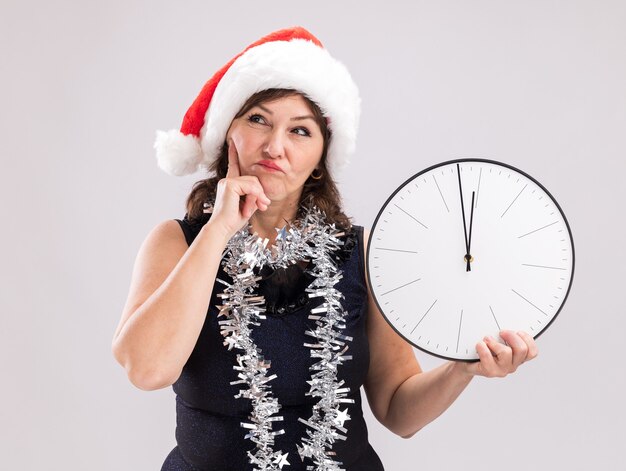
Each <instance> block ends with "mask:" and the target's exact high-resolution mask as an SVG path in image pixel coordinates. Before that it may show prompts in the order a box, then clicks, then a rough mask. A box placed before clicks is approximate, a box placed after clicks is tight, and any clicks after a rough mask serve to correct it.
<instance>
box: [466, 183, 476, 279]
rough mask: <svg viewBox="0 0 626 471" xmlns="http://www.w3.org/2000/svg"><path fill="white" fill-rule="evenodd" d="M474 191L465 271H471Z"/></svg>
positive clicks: (473, 192)
mask: <svg viewBox="0 0 626 471" xmlns="http://www.w3.org/2000/svg"><path fill="white" fill-rule="evenodd" d="M475 193H476V192H475V191H472V212H471V216H470V230H469V242H468V243H467V254H466V255H465V260H466V261H467V268H466V269H465V271H472V268H471V267H470V262H473V261H474V257H472V256H471V254H470V250H471V248H472V222H473V221H474V194H475Z"/></svg>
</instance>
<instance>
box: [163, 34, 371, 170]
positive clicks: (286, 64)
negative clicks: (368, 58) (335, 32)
mask: <svg viewBox="0 0 626 471" xmlns="http://www.w3.org/2000/svg"><path fill="white" fill-rule="evenodd" d="M269 88H288V89H293V90H297V91H299V92H301V93H303V94H304V95H306V96H307V97H308V98H309V99H311V100H312V101H313V102H315V103H316V104H317V105H318V106H319V107H320V109H321V111H322V114H323V115H324V116H325V117H326V118H327V120H328V127H329V128H330V130H331V132H332V138H331V141H330V145H329V147H328V154H327V160H326V166H327V168H328V170H329V171H330V173H331V175H335V174H336V173H337V171H338V170H340V169H341V168H343V167H344V166H345V165H346V164H347V163H348V161H349V157H350V155H351V154H352V153H353V152H354V147H355V141H356V134H357V129H358V124H359V115H360V109H361V99H360V97H359V91H358V88H357V86H356V84H355V83H354V81H353V80H352V77H351V76H350V73H349V72H348V70H347V69H346V67H345V66H344V65H343V64H342V63H340V62H339V61H337V60H336V59H334V58H333V57H332V56H331V55H330V54H329V53H328V51H327V50H326V49H325V48H324V47H323V46H322V43H321V42H320V41H319V39H317V38H316V37H315V36H313V35H312V34H311V33H310V32H308V31H307V30H306V29H304V28H301V27H294V28H288V29H283V30H279V31H275V32H273V33H271V34H269V35H267V36H265V37H263V38H261V39H259V40H258V41H257V42H255V43H253V44H251V45H250V46H248V47H247V48H246V49H245V50H244V51H243V52H241V53H240V54H238V55H237V56H235V57H234V58H233V59H231V60H230V61H229V62H228V63H227V64H226V65H224V66H223V67H222V68H221V69H220V70H218V71H217V72H216V73H215V75H213V77H211V78H210V79H209V80H208V81H207V82H206V84H205V85H204V87H202V90H201V91H200V94H199V95H198V97H197V98H196V99H195V101H194V102H193V104H192V105H191V107H190V108H189V109H188V110H187V113H186V114H185V117H184V119H183V123H182V125H181V128H180V131H179V130H176V129H173V130H171V131H167V132H164V131H157V138H156V142H155V144H154V147H155V149H156V156H157V161H158V164H159V167H160V168H161V169H163V170H164V171H165V172H167V173H169V174H171V175H177V176H182V175H189V174H192V173H195V172H196V171H198V170H200V169H201V168H205V169H208V167H209V165H210V164H211V163H212V162H213V161H215V160H216V159H217V158H218V157H219V155H220V151H221V147H222V145H223V144H224V140H225V138H226V132H227V131H228V128H229V127H230V124H231V122H232V120H233V118H234V117H235V115H236V114H237V112H238V111H239V110H240V109H241V107H242V106H243V105H244V103H245V102H246V100H247V99H248V98H249V97H250V96H252V95H253V94H255V93H256V92H259V91H261V90H267V89H269Z"/></svg>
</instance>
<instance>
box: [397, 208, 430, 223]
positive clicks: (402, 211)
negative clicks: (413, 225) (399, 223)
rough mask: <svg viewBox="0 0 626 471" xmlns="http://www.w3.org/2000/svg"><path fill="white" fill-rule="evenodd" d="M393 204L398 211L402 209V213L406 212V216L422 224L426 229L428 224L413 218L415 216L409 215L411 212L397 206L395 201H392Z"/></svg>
mask: <svg viewBox="0 0 626 471" xmlns="http://www.w3.org/2000/svg"><path fill="white" fill-rule="evenodd" d="M394 206H395V207H396V208H398V209H399V210H400V211H402V212H403V213H404V214H406V215H407V216H408V217H410V218H411V219H413V220H414V221H415V222H417V223H418V224H421V225H422V226H424V227H425V228H426V229H428V226H426V225H425V224H423V223H422V222H421V221H419V220H417V219H416V218H415V216H413V215H411V214H409V213H407V212H406V211H405V210H404V209H402V208H401V207H400V206H398V205H397V204H395V203H394Z"/></svg>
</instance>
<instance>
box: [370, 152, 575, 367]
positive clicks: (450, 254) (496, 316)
mask: <svg viewBox="0 0 626 471" xmlns="http://www.w3.org/2000/svg"><path fill="white" fill-rule="evenodd" d="M367 261H368V265H367V269H368V278H369V280H368V281H369V285H370V289H371V292H372V294H373V296H374V299H375V301H376V304H377V305H378V308H379V309H380V311H381V312H382V313H383V315H384V316H385V318H386V319H387V322H389V324H390V325H391V326H392V327H393V328H394V330H395V331H396V332H397V333H398V334H400V335H401V336H402V337H404V338H405V339H406V340H407V341H408V342H409V343H411V344H412V345H413V346H415V347H417V348H419V349H421V350H423V351H425V352H427V353H430V354H432V355H435V356H438V357H441V358H446V359H451V360H466V361H475V360H477V359H478V354H477V353H476V343H478V342H479V341H480V340H482V338H483V337H484V336H485V335H491V336H492V337H494V338H496V339H497V338H499V337H498V333H499V332H500V330H515V331H518V330H523V331H526V332H528V333H530V334H531V335H533V337H535V338H537V336H539V335H540V334H541V333H542V332H543V331H544V330H545V329H546V328H547V327H548V326H549V325H550V324H551V323H552V321H553V320H554V319H555V317H556V316H557V314H558V313H559V312H560V311H561V309H562V307H563V305H564V303H565V300H566V299H567V296H568V294H569V291H570V288H571V285H572V279H573V275H574V242H573V239H572V234H571V231H570V228H569V224H568V222H567V219H566V218H565V214H563V211H562V210H561V208H560V206H559V205H558V203H557V202H556V200H555V199H554V198H553V197H552V195H551V194H550V193H549V192H548V190H547V189H546V188H544V187H543V186H542V185H541V184H540V183H539V182H538V181H537V180H535V179H534V178H532V177H531V176H530V175H528V174H526V173H524V172H522V171H521V170H518V169H516V168H514V167H512V166H510V165H507V164H504V163H501V162H497V161H493V160H486V159H458V160H451V161H448V162H443V163H440V164H437V165H434V166H432V167H430V168H427V169H426V170H424V171H422V172H420V173H418V174H416V175H414V176H413V177H411V178H409V179H408V180H407V181H406V182H404V183H403V184H402V185H401V186H400V187H399V188H398V189H397V190H395V191H394V192H393V194H392V195H391V196H390V197H389V199H388V200H387V202H386V203H385V204H384V205H383V207H382V209H381V210H380V211H379V213H378V216H377V217H376V220H375V221H374V225H373V227H372V231H371V233H370V237H369V245H368V250H367ZM500 341H501V340H500Z"/></svg>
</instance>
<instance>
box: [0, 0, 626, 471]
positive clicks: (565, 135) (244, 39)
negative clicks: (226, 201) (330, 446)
mask: <svg viewBox="0 0 626 471" xmlns="http://www.w3.org/2000/svg"><path fill="white" fill-rule="evenodd" d="M0 5H1V7H0V49H1V52H2V54H1V56H0V57H1V58H2V74H1V75H0V83H1V87H0V137H1V139H2V151H1V152H0V155H1V156H2V168H3V170H2V186H1V188H0V191H1V195H0V196H1V198H0V204H1V205H2V206H1V208H2V214H4V215H5V216H4V218H3V219H4V221H3V225H2V228H3V229H2V231H0V234H1V237H2V247H3V250H2V264H1V267H2V269H1V272H0V273H1V277H2V278H1V279H0V286H2V288H1V297H0V313H1V316H2V324H1V328H0V358H1V360H0V361H1V362H2V363H1V366H0V371H2V380H3V383H2V384H3V387H2V389H1V391H0V394H1V399H2V407H1V408H0V434H1V435H0V456H2V465H1V467H2V468H3V469H11V470H35V469H64V470H82V469H90V470H91V471H100V470H102V471H104V470H111V469H113V470H116V471H131V470H158V469H160V466H161V463H162V462H163V460H164V459H165V457H166V455H167V454H168V453H169V451H170V450H171V448H172V447H173V446H174V444H175V440H174V428H175V403H174V394H173V392H172V390H171V388H167V389H163V390H159V391H154V392H145V391H141V390H139V389H136V388H135V387H134V386H132V384H131V383H130V382H129V381H128V379H127V378H126V375H125V372H124V371H123V369H122V368H121V367H120V366H119V365H118V364H117V363H116V362H115V360H114V359H113V356H112V354H111V350H110V345H111V339H112V336H113V333H114V330H115V327H116V326H117V323H118V321H119V317H120V315H121V310H122V307H123V305H124V301H125V299H126V295H127V290H128V286H129V281H130V275H131V270H132V265H133V262H134V258H135V255H136V253H137V250H138V248H139V245H140V244H141V242H142V240H143V239H144V238H145V236H146V235H147V234H148V232H149V231H150V229H151V228H152V227H154V226H155V225H156V224H157V223H159V222H160V221H162V220H165V219H171V218H180V217H182V216H183V214H184V200H185V197H186V195H187V193H188V192H189V190H190V188H191V185H192V183H193V182H194V181H196V180H198V179H200V178H201V177H202V176H201V175H199V174H198V175H195V176H192V177H185V178H175V177H170V176H168V175H166V174H165V173H163V172H162V171H161V170H159V169H158V168H157V166H156V159H155V157H154V151H153V149H152V143H153V140H154V131H155V129H170V128H175V127H177V126H179V124H180V121H181V119H182V116H183V114H184V112H185V111H186V109H187V107H188V106H189V105H190V104H191V101H192V100H193V98H195V96H196V94H197V93H198V91H199V90H200V88H201V86H202V85H203V83H204V82H205V81H206V80H207V79H208V78H209V76H210V75H211V74H212V73H213V72H214V71H215V70H217V69H218V68H219V67H221V66H222V65H223V64H224V63H225V62H226V61H228V60H229V59H230V58H231V57H232V56H233V55H234V54H236V53H238V52H239V51H240V50H241V49H243V48H244V47H245V46H247V45H248V44H249V43H251V42H252V41H254V40H256V39H258V38H259V37H261V36H263V35H265V34H267V33H268V32H270V31H273V30H275V29H279V28H283V27H287V26H292V25H297V24H299V25H302V26H304V27H306V28H307V29H309V30H310V31H311V32H313V33H314V34H316V35H317V36H318V37H320V39H321V40H322V42H323V43H324V44H325V46H326V47H327V48H328V49H329V50H330V52H331V53H332V54H333V55H334V56H335V57H337V58H338V59H340V60H341V61H342V62H344V63H345V64H346V65H347V66H348V68H349V69H350V71H351V73H352V75H353V77H354V79H355V81H356V82H357V83H358V85H359V87H360V91H361V95H362V99H363V112H362V120H361V128H360V132H359V140H358V145H357V152H356V155H355V157H354V159H353V162H352V165H351V167H350V170H349V172H346V173H344V174H343V175H342V177H341V179H340V188H341V190H342V194H343V195H344V201H345V204H346V209H347V212H348V213H349V214H351V215H352V216H354V218H355V221H356V223H357V224H361V225H364V226H367V227H371V224H372V223H373V220H374V218H375V216H376V214H377V211H378V209H379V207H380V206H381V205H382V204H383V203H384V202H385V200H386V198H387V196H388V195H389V194H390V193H391V191H392V190H393V189H394V188H395V187H396V186H397V185H399V184H400V183H402V182H403V181H405V180H406V178H408V177H409V176H410V175H412V174H414V173H416V172H418V171H419V170H422V169H423V168H426V167H427V166H430V165H433V164H434V163H437V162H440V161H444V160H450V159H454V158H459V157H480V158H487V159H495V160H500V161H503V162H507V163H509V164H511V165H514V166H515V167H517V168H519V169H521V170H524V171H525V172H527V173H529V174H530V175H532V176H534V177H535V178H537V179H538V180H539V181H540V182H541V183H542V184H543V185H544V186H546V187H547V188H548V190H549V191H550V192H551V193H552V195H553V196H554V197H555V198H556V199H557V201H558V202H559V204H560V205H561V207H562V208H563V211H564V212H565V214H566V216H567V218H568V220H569V223H570V226H571V229H572V232H573V235H574V242H575V246H576V272H575V276H574V284H573V287H572V291H571V293H570V296H569V298H568V301H567V304H566V305H565V307H564V309H563V311H562V312H561V314H560V315H559V317H558V318H557V320H556V321H555V322H554V324H553V325H552V327H550V329H549V330H548V331H547V332H546V333H544V334H543V335H542V336H541V337H540V338H539V339H538V345H539V351H540V354H539V357H538V358H537V359H536V360H534V361H533V362H531V363H529V364H526V365H523V366H522V367H521V368H520V369H519V370H518V372H516V373H515V374H513V375H511V376H509V377H507V378H505V379H485V378H475V379H474V380H473V381H472V383H471V384H470V385H469V387H468V388H467V389H466V391H465V392H464V393H463V394H462V395H461V396H460V398H459V399H458V400H457V401H456V402H455V403H454V404H453V405H452V407H451V408H450V409H449V410H448V411H447V412H445V413H444V414H443V415H442V416H441V417H440V418H439V419H437V420H436V421H435V422H433V423H431V424H430V425H428V426H427V427H426V428H424V429H423V430H422V431H420V432H419V433H418V434H416V435H415V436H414V437H413V438H411V439H409V440H403V439H401V438H399V437H397V436H395V435H393V434H392V433H391V432H389V431H388V430H386V429H385V428H384V427H382V426H381V425H380V424H378V423H377V422H376V420H375V418H374V417H373V416H372V415H371V413H370V412H369V410H366V411H365V413H366V419H367V420H368V424H369V431H370V441H371V443H372V445H373V446H374V448H375V450H376V451H377V452H378V453H379V455H380V456H381V458H382V460H383V462H384V463H385V466H386V469H388V470H400V471H402V470H413V469H419V470H448V469H481V470H496V469H507V470H511V471H518V470H519V471H521V470H527V469H539V470H543V469H568V470H578V469H581V470H582V469H589V468H593V469H616V468H617V467H619V466H620V463H622V465H623V459H622V457H621V451H622V448H623V438H624V435H623V429H622V425H623V423H624V421H625V419H626V413H625V411H626V408H625V407H624V405H623V397H624V389H625V388H624V386H625V382H626V381H625V377H626V375H625V373H626V372H625V371H624V366H623V363H622V360H621V356H620V355H621V353H622V352H623V336H624V332H625V331H626V321H625V314H626V313H625V309H624V303H623V301H622V297H623V293H624V285H625V282H626V268H625V266H626V255H625V250H624V242H623V241H624V233H625V230H626V224H625V223H624V216H623V215H624V213H625V212H626V211H625V209H624V206H625V204H626V190H625V186H626V185H624V175H625V174H626V163H625V162H626V137H625V136H626V132H625V131H626V87H625V86H624V84H626V27H625V25H626V4H625V3H624V2H620V1H613V2H611V1H598V0H596V1H547V0H544V1H525V2H512V1H506V0H505V1H503V0H493V1H437V2H435V1H431V2H398V1H395V2H394V1H386V2H382V3H379V2H376V3H374V2H372V3H369V4H364V2H362V1H361V2H356V1H343V2H330V1H317V2H310V1H308V2H306V1H305V2H286V1H274V2H246V1H229V2H220V3H217V2H208V1H204V2H199V1H195V2H191V1H189V2H171V1H132V0H127V1H124V2H122V1H119V0H115V1H113V0H111V1H107V2H93V1H78V0H74V1H69V0H66V1H57V2H44V1H41V0H40V1H34V2H32V1H31V2H24V1H22V2H17V1H7V0H2V2H1V3H0ZM416 354H417V357H418V359H419V361H420V363H421V364H422V367H423V368H424V369H430V368H432V367H434V366H436V365H438V364H440V363H441V360H439V359H435V358H432V357H429V356H427V355H426V354H424V353H422V352H416ZM365 407H367V406H365Z"/></svg>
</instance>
